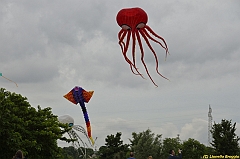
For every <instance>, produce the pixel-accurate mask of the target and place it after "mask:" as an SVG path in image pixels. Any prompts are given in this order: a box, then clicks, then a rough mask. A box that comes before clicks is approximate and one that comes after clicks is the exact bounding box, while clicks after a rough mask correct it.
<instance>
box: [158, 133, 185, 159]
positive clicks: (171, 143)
mask: <svg viewBox="0 0 240 159" xmlns="http://www.w3.org/2000/svg"><path fill="white" fill-rule="evenodd" d="M172 149H173V150H174V151H175V152H176V153H177V152H178V149H181V143H180V139H179V138H178V137H176V138H165V139H164V140H163V146H162V154H161V156H162V158H168V156H169V150H172Z"/></svg>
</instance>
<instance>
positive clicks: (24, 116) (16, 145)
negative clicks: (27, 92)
mask: <svg viewBox="0 0 240 159" xmlns="http://www.w3.org/2000/svg"><path fill="white" fill-rule="evenodd" d="M69 129H70V128H69V127H68V125H66V124H61V123H59V122H58V119H57V116H55V115H53V114H52V112H51V108H45V109H41V107H40V106H38V110H36V109H35V108H33V107H31V105H30V104H29V103H28V102H27V98H26V97H22V96H21V95H20V94H16V93H11V92H8V91H6V90H5V89H4V88H1V89H0V138H1V140H0V158H12V156H13V155H14V154H15V152H16V151H17V150H18V149H21V150H22V151H23V152H24V155H26V156H28V157H29V158H35V159H41V158H44V159H45V158H61V155H59V154H61V148H60V147H58V145H57V140H58V139H60V140H64V141H67V142H69V141H71V140H70V139H67V138H65V137H62V136H63V134H64V133H65V132H67V131H69Z"/></svg>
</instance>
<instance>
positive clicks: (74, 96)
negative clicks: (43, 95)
mask: <svg viewBox="0 0 240 159" xmlns="http://www.w3.org/2000/svg"><path fill="white" fill-rule="evenodd" d="M93 92H94V91H85V90H84V89H83V88H82V87H78V86H76V87H74V88H73V89H72V90H71V91H70V92H68V93H67V94H66V95H64V96H63V97H65V98H66V99H67V100H69V101H70V102H72V103H73V104H76V105H77V104H78V103H79V105H80V106H81V108H82V112H83V116H84V119H85V122H86V126H87V133H88V137H89V139H90V140H91V142H92V144H93V145H94V140H93V138H92V134H91V125H90V120H89V117H88V113H87V109H86V106H85V103H88V102H89V100H90V99H91V97H92V95H93Z"/></svg>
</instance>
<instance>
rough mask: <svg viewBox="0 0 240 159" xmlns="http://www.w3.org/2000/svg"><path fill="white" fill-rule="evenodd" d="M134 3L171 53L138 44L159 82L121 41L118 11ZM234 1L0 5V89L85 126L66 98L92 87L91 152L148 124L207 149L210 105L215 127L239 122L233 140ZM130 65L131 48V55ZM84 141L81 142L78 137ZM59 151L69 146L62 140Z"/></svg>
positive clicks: (238, 72) (237, 65)
mask: <svg viewBox="0 0 240 159" xmlns="http://www.w3.org/2000/svg"><path fill="white" fill-rule="evenodd" d="M131 7H140V8H142V9H144V10H145V11H146V12H147V13H148V25H149V26H150V27H151V28H152V29H153V30H154V31H155V32H156V33H157V34H159V35H160V36H162V37H163V38H164V39H165V40H166V42H167V44H168V47H169V52H170V55H169V56H168V57H167V60H166V61H165V60H164V59H165V52H164V50H163V49H162V48H161V47H160V46H159V45H156V44H153V47H154V49H155V51H156V52H157V55H158V58H159V71H160V72H161V73H162V74H163V75H164V76H166V77H167V78H169V79H170V81H168V80H166V79H163V78H162V77H160V76H159V75H158V74H157V73H156V71H155V59H154V57H153V54H152V52H151V51H150V50H149V48H148V47H147V46H146V45H144V49H145V56H144V59H145V62H146V64H147V66H148V69H149V72H150V74H151V76H152V78H153V80H154V81H155V82H156V84H157V85H158V87H157V88H156V87H155V86H154V85H153V83H152V82H151V80H150V79H149V78H148V76H147V74H146V72H145V69H144V67H143V65H142V63H141V61H140V60H139V59H140V52H139V46H138V45H136V47H137V48H138V49H137V50H136V55H137V67H138V68H139V71H140V72H141V73H142V74H143V75H144V77H145V78H146V79H142V78H141V77H140V76H136V75H134V74H133V73H132V72H131V70H130V67H129V65H128V63H127V62H126V61H125V59H124V58H123V55H122V53H121V49H120V46H119V45H118V38H117V34H118V32H119V31H120V29H121V28H120V27H119V26H118V25H117V23H116V15H117V13H118V11H119V10H121V9H122V8H131ZM239 28H240V1H236V0H228V1H226V0H211V1H209V0H195V1H192V0H171V1H169V0H151V1H146V0H145V1H143V0H132V1H129V0H122V1H111V0H101V1H93V0H88V1H83V0H71V1H66V0H65V1H64V0H51V1H49V0H41V1H38V0H31V1H29V0H19V1H13V0H1V1H0V48H1V49H0V72H1V73H3V75H4V76H6V77H8V78H10V79H12V80H13V81H15V82H16V83H17V84H18V87H16V86H15V84H14V83H11V82H9V81H7V80H5V79H4V78H0V87H3V88H6V90H7V91H11V92H15V93H17V94H21V95H22V96H24V97H27V98H28V101H29V102H30V104H31V105H32V106H33V107H37V106H38V105H40V106H41V107H42V108H46V107H51V108H52V111H53V114H55V115H58V116H62V115H66V114H68V115H70V116H72V117H73V118H74V120H75V125H82V126H84V127H85V122H84V118H83V115H82V111H81V108H80V106H79V105H74V104H72V103H70V102H69V101H67V100H66V99H65V98H63V95H65V94H66V93H68V92H69V91H70V90H71V89H72V88H73V87H74V86H81V87H83V88H84V89H85V90H88V91H89V90H94V91H95V92H94V95H93V97H92V99H91V100H90V102H89V103H87V104H86V107H87V110H88V114H89V117H90V122H91V125H92V136H93V138H96V137H98V139H97V141H96V145H95V146H96V147H97V148H99V147H100V146H102V145H104V144H105V138H106V136H107V135H110V134H114V135H115V134H116V133H117V132H122V139H123V140H124V143H129V141H128V138H131V137H132V135H131V134H132V132H137V133H139V132H142V131H145V130H147V129H148V128H149V129H151V130H152V132H154V133H155V134H162V135H163V138H165V137H176V136H177V134H179V135H180V139H181V140H187V139H188V138H194V139H196V140H198V141H200V142H201V143H203V144H208V107H209V104H210V105H211V107H212V116H213V121H215V122H216V123H220V122H221V119H227V120H232V121H233V122H237V128H238V129H237V135H238V136H240V117H239V106H240V38H239V37H240V29H239ZM128 56H129V58H130V59H131V56H132V55H131V47H130V49H129V51H128ZM83 138H84V136H83ZM59 145H60V146H66V145H67V146H68V144H65V143H62V142H59Z"/></svg>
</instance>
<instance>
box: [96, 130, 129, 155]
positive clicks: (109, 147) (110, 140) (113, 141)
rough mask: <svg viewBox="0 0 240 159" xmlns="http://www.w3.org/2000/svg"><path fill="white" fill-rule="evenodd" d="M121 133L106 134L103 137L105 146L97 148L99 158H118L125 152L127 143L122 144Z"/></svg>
mask: <svg viewBox="0 0 240 159" xmlns="http://www.w3.org/2000/svg"><path fill="white" fill-rule="evenodd" d="M121 135H122V134H121V133H120V132H117V134H116V136H114V135H112V134H111V135H108V136H107V138H106V139H105V141H106V143H105V145H106V146H101V147H100V149H99V153H100V154H101V155H100V158H102V159H113V158H119V157H122V156H123V155H125V154H126V152H127V151H128V146H129V145H127V144H123V141H122V140H121Z"/></svg>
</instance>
